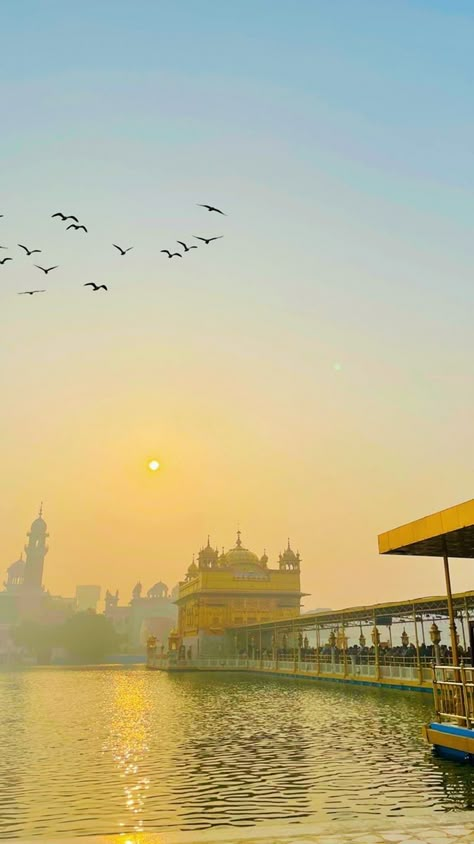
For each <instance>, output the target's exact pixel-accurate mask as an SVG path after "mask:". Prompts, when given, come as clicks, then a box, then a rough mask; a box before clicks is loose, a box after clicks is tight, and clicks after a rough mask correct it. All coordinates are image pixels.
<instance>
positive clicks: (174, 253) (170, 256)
mask: <svg viewBox="0 0 474 844" xmlns="http://www.w3.org/2000/svg"><path fill="white" fill-rule="evenodd" d="M176 242H177V241H176ZM160 252H166V254H167V256H168V258H174V257H176V258H182V257H183V256H182V255H181V254H180V253H179V252H170V250H169V249H160Z"/></svg>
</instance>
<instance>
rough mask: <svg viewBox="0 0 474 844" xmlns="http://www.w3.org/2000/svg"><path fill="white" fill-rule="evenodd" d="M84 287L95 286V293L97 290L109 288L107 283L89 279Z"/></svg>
mask: <svg viewBox="0 0 474 844" xmlns="http://www.w3.org/2000/svg"><path fill="white" fill-rule="evenodd" d="M84 287H93V288H94V290H93V291H92V292H93V293H95V292H96V290H108V288H107V287H106V286H105V284H94V282H93V281H88V282H87V284H85V285H84Z"/></svg>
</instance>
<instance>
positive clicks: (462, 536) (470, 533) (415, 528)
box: [378, 498, 474, 557]
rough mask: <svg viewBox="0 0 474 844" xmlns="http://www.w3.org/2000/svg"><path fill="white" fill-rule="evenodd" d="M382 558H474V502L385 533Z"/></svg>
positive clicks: (381, 541)
mask: <svg viewBox="0 0 474 844" xmlns="http://www.w3.org/2000/svg"><path fill="white" fill-rule="evenodd" d="M378 541H379V553H380V554H410V555H418V556H421V557H443V556H444V555H445V554H446V555H447V556H448V557H474V498H471V500H470V501H465V502H464V503H463V504H456V505H455V506H454V507H448V509H447V510H440V512H439V513H433V514H432V515H431V516H425V517H424V518H423V519H417V520H416V521H414V522H409V523H408V524H406V525H402V526H401V527H398V528H394V529H393V530H388V531H386V533H381V534H380V536H379V538H378Z"/></svg>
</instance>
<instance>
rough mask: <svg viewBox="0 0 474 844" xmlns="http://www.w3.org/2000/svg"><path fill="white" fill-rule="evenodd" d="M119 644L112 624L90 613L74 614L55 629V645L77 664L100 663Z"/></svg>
mask: <svg viewBox="0 0 474 844" xmlns="http://www.w3.org/2000/svg"><path fill="white" fill-rule="evenodd" d="M119 643H120V636H119V635H118V633H116V631H115V629H114V627H113V625H112V622H111V621H110V620H109V619H108V618H106V617H105V615H96V613H95V612H92V611H86V612H78V613H76V614H75V615H73V616H71V618H68V619H67V620H66V621H65V622H64V623H63V624H62V625H61V626H60V627H59V628H58V629H57V644H58V645H59V646H60V647H63V648H65V649H66V650H67V652H68V653H69V655H70V657H71V658H72V659H74V661H77V662H100V661H101V660H102V659H103V658H104V656H105V655H106V654H107V653H113V652H114V651H116V650H117V648H118V646H119Z"/></svg>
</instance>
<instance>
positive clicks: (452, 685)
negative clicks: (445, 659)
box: [433, 665, 474, 729]
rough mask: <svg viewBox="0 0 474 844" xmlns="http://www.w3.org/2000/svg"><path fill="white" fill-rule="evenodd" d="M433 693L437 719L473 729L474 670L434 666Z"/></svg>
mask: <svg viewBox="0 0 474 844" xmlns="http://www.w3.org/2000/svg"><path fill="white" fill-rule="evenodd" d="M433 693H434V701H435V709H436V715H437V718H438V719H439V720H440V721H451V722H455V723H458V724H460V725H462V726H465V727H467V728H468V729H471V726H472V725H473V724H474V668H473V667H466V666H464V665H459V666H455V665H434V666H433Z"/></svg>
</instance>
